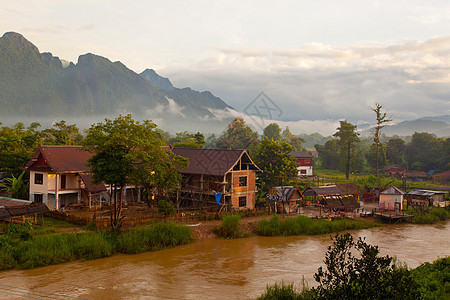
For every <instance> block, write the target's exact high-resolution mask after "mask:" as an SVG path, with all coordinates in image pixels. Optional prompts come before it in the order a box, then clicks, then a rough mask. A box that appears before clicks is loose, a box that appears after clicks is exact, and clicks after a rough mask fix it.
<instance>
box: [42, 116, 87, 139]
mask: <svg viewBox="0 0 450 300" xmlns="http://www.w3.org/2000/svg"><path fill="white" fill-rule="evenodd" d="M42 135H43V138H44V143H45V144H47V145H80V144H81V142H82V141H83V136H82V135H81V133H80V130H79V129H78V127H77V124H71V125H67V124H66V121H64V120H61V121H60V122H56V123H55V124H53V128H48V129H45V130H43V131H42Z"/></svg>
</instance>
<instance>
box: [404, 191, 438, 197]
mask: <svg viewBox="0 0 450 300" xmlns="http://www.w3.org/2000/svg"><path fill="white" fill-rule="evenodd" d="M435 194H445V192H439V191H430V190H413V191H410V192H409V193H408V195H415V196H433V195H435Z"/></svg>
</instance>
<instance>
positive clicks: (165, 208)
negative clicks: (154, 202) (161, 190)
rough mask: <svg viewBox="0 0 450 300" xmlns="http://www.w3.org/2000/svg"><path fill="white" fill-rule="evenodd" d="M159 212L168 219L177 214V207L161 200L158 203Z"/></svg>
mask: <svg viewBox="0 0 450 300" xmlns="http://www.w3.org/2000/svg"><path fill="white" fill-rule="evenodd" d="M158 212H159V213H160V214H162V215H163V216H165V217H167V216H170V215H172V214H174V213H176V212H177V210H176V209H175V207H174V206H173V205H172V204H171V203H169V202H167V201H166V200H159V202H158Z"/></svg>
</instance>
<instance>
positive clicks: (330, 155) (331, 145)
mask: <svg viewBox="0 0 450 300" xmlns="http://www.w3.org/2000/svg"><path fill="white" fill-rule="evenodd" d="M338 143H339V141H338V140H337V139H332V140H329V141H327V142H325V144H324V145H323V146H322V145H318V144H316V145H315V148H316V150H317V152H318V153H319V159H320V164H321V166H322V168H324V169H329V170H337V169H338V168H339V161H340V158H339V144H338Z"/></svg>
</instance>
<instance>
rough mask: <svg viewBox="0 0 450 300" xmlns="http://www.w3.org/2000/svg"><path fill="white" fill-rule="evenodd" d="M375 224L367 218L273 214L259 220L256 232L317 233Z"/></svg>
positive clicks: (360, 227)
mask: <svg viewBox="0 0 450 300" xmlns="http://www.w3.org/2000/svg"><path fill="white" fill-rule="evenodd" d="M375 226H378V225H377V224H375V223H373V222H370V221H367V220H353V219H337V220H332V221H328V220H324V219H310V218H308V217H306V216H298V217H295V218H286V219H284V220H280V219H279V217H278V216H276V215H275V216H273V217H272V218H271V219H269V220H261V221H259V222H258V226H257V229H256V233H257V234H259V235H262V236H278V235H285V236H289V235H301V234H305V235H318V234H326V233H332V232H339V231H344V230H351V229H364V228H371V227H375Z"/></svg>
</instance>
